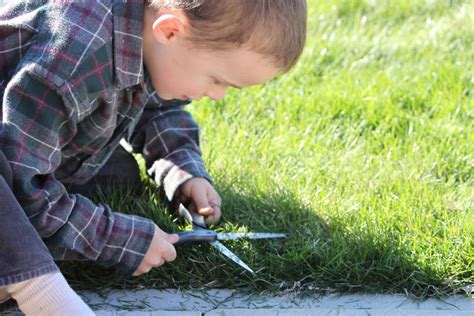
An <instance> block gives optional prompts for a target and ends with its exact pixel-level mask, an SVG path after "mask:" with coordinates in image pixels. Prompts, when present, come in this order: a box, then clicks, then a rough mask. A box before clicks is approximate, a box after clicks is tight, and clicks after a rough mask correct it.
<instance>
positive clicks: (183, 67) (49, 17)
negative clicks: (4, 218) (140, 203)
mask: <svg viewBox="0 0 474 316" xmlns="http://www.w3.org/2000/svg"><path fill="white" fill-rule="evenodd" d="M0 20H1V21H2V22H1V23H0V43H1V44H0V99H1V100H2V112H3V117H2V124H3V126H4V127H3V131H2V132H1V134H0V146H1V147H0V148H1V149H2V150H3V152H4V153H5V156H6V157H7V159H8V161H9V163H10V165H11V166H12V170H13V188H14V193H15V196H16V198H17V199H18V201H19V202H20V204H21V206H22V207H23V209H24V211H25V212H26V214H27V216H28V218H29V220H30V222H31V223H32V224H33V226H34V227H35V228H36V230H37V231H38V232H39V235H40V236H41V237H42V238H43V240H44V242H45V243H46V245H47V246H48V248H49V250H50V251H51V253H52V254H53V257H54V258H55V259H59V260H93V261H96V262H97V263H99V264H101V265H105V266H114V267H115V268H117V269H118V270H120V271H122V272H124V273H127V274H133V275H140V274H142V273H146V272H148V271H149V270H150V269H151V268H153V267H157V266H160V265H162V264H163V263H165V262H167V261H172V260H174V258H175V257H176V252H175V249H174V247H173V243H174V242H176V241H177V239H178V237H177V235H175V234H172V235H169V234H166V233H164V232H163V231H161V230H160V229H159V228H158V226H156V225H155V224H154V223H152V222H151V221H149V220H147V219H144V218H140V217H137V216H130V215H124V214H120V213H116V212H113V211H112V210H111V209H110V208H109V207H108V206H107V205H96V204H94V203H92V202H91V201H90V200H89V199H87V198H86V197H84V196H83V195H81V194H74V193H73V192H81V190H84V189H85V188H84V186H81V184H84V183H91V182H88V181H94V182H93V183H96V184H99V185H100V184H102V183H105V182H107V181H108V180H111V179H113V180H114V181H119V182H131V183H136V179H137V178H136V177H134V176H133V175H130V172H128V171H129V170H136V169H135V167H134V166H132V165H131V163H130V161H129V160H128V161H127V158H125V157H126V154H124V151H123V150H121V149H120V148H119V142H120V140H121V139H123V140H125V141H126V142H128V144H129V145H131V147H132V148H133V151H135V152H137V153H141V154H142V155H143V157H144V159H145V161H146V166H147V169H148V173H149V175H150V176H151V177H153V179H154V180H155V181H156V182H157V184H158V185H159V186H160V187H161V188H162V189H163V190H164V192H165V194H166V196H167V198H168V200H170V201H173V202H174V203H177V202H184V203H188V205H189V207H190V209H191V210H193V211H196V212H199V213H201V214H202V215H205V216H207V222H208V223H211V222H217V221H218V220H219V218H220V216H221V211H220V198H219V196H218V194H217V193H216V191H215V190H214V188H213V187H212V185H211V182H210V177H209V175H208V173H207V172H206V170H205V169H204V164H203V161H202V159H201V155H200V150H199V135H198V127H197V125H196V123H195V122H194V121H193V119H192V117H191V116H190V114H189V113H187V112H185V111H184V110H183V106H184V105H185V104H187V103H189V101H190V100H191V99H200V98H202V97H205V96H208V97H211V98H213V99H220V98H222V97H223V96H224V94H225V91H226V90H227V88H228V87H229V86H232V87H235V88H242V87H246V86H250V85H255V84H261V83H264V82H266V81H268V80H270V79H272V78H273V77H275V76H276V75H277V74H280V73H283V72H285V71H287V70H288V69H290V68H291V67H292V66H293V65H294V64H295V62H296V61H297V59H298V57H299V56H300V54H301V51H302V48H303V45H304V39H305V31H306V3H305V0H175V1H173V0H171V1H164V0H153V1H151V2H150V3H144V1H143V0H141V1H140V0H129V1H113V2H111V1H110V0H103V1H92V0H89V1H86V0H84V1H72V0H71V1H69V0H62V1H59V0H56V1H53V0H51V1H49V2H48V1H46V0H43V1H39V0H36V1H24V2H22V1H12V2H11V4H7V5H3V6H2V7H0ZM117 157H121V158H117ZM108 160H109V161H113V162H114V164H113V165H115V166H113V165H110V164H106V162H107V161H108ZM125 161H127V162H125ZM117 166H118V167H117ZM116 172H120V174H119V175H118V176H117V175H115V176H114V173H116ZM134 172H135V171H134ZM102 176H103V178H101V177H102ZM91 179H92V180H91ZM106 180H107V181H106ZM78 184H79V185H78ZM87 187H89V185H87V186H86V189H87ZM66 188H69V191H67V190H66Z"/></svg>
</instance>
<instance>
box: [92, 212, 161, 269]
mask: <svg viewBox="0 0 474 316" xmlns="http://www.w3.org/2000/svg"><path fill="white" fill-rule="evenodd" d="M113 214H114V224H113V227H112V231H111V234H110V235H109V239H108V240H107V242H106V244H105V247H104V249H103V251H102V253H101V254H100V256H99V257H98V258H97V263H99V264H101V265H104V266H114V267H115V268H116V269H117V270H118V271H120V272H122V273H124V274H126V275H132V274H133V272H135V270H136V269H137V268H138V266H139V265H140V263H141V262H142V260H143V258H144V257H145V254H146V252H147V251H148V248H150V244H151V240H152V239H153V234H154V232H155V224H154V223H153V222H152V221H151V220H148V219H145V218H143V217H139V216H134V215H126V214H121V213H113Z"/></svg>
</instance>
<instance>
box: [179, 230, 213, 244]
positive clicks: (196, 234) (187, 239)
mask: <svg viewBox="0 0 474 316" xmlns="http://www.w3.org/2000/svg"><path fill="white" fill-rule="evenodd" d="M177 234H178V236H179V240H178V242H177V243H175V244H174V245H175V246H180V245H183V244H188V243H191V242H200V241H207V242H211V241H214V240H216V239H217V233H216V232H214V231H212V230H207V229H202V230H191V231H186V232H178V233H177Z"/></svg>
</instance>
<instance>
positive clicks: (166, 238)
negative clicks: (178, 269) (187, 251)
mask: <svg viewBox="0 0 474 316" xmlns="http://www.w3.org/2000/svg"><path fill="white" fill-rule="evenodd" d="M178 240H179V237H178V235H176V234H167V233H165V232H164V231H162V230H161V229H160V228H159V227H158V226H156V225H155V233H154V235H153V239H152V240H151V244H150V248H148V251H147V252H146V254H145V257H144V258H143V260H142V262H141V263H140V265H139V266H138V269H137V270H135V272H134V273H133V276H137V275H140V274H143V273H147V272H149V271H150V270H151V269H152V268H156V267H159V266H161V265H162V264H164V263H165V262H170V261H173V260H174V259H176V249H174V246H173V244H174V243H176V242H177V241H178Z"/></svg>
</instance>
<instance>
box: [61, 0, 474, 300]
mask: <svg viewBox="0 0 474 316" xmlns="http://www.w3.org/2000/svg"><path fill="white" fill-rule="evenodd" d="M309 3H310V16H309V33H308V42H307V46H306V50H305V53H304V56H303V58H302V59H301V61H300V63H299V64H298V65H297V67H296V69H295V70H293V71H292V72H291V73H290V74H288V75H286V76H282V77H281V78H277V79H276V80H274V81H272V82H270V83H268V84H266V85H264V86H262V87H255V88H252V89H248V90H246V91H243V92H240V91H230V93H229V94H228V95H227V96H226V97H225V99H224V100H222V101H220V102H217V103H215V102H212V101H202V102H200V103H195V104H192V105H191V106H190V108H189V109H190V111H191V112H192V113H193V114H194V116H195V118H196V119H197V121H198V122H199V123H200V125H201V127H202V149H203V154H204V158H205V161H206V164H207V167H208V169H209V171H210V173H211V175H212V176H213V177H214V182H215V187H216V189H217V190H218V191H219V192H220V193H221V195H222V197H223V201H224V204H223V212H224V217H223V221H222V225H221V226H219V227H218V228H217V229H218V230H223V231H235V230H239V229H240V230H249V231H267V232H284V233H286V234H288V236H289V238H288V239H287V240H284V241H276V240H272V241H253V242H248V241H239V242H234V243H227V245H228V246H229V247H230V248H231V249H233V251H234V252H235V253H236V254H237V255H238V256H240V258H241V259H243V260H244V261H246V262H247V263H248V264H249V265H250V266H251V267H252V268H253V269H254V270H256V271H257V276H256V277H253V276H251V275H249V274H247V273H244V272H243V271H242V270H241V269H240V268H239V267H238V266H235V265H233V264H232V263H230V262H229V261H227V260H225V259H223V257H222V256H221V255H219V253H217V252H216V251H214V250H213V249H211V248H209V247H208V246H206V245H202V246H196V247H186V248H183V249H179V258H178V259H177V261H176V262H175V263H173V264H169V265H167V266H166V267H164V268H162V269H157V270H155V271H153V272H152V273H150V274H148V275H146V276H144V277H141V278H138V279H134V280H128V281H125V280H123V279H117V277H116V276H115V275H114V274H113V272H112V271H108V270H106V271H103V270H98V269H97V268H90V269H86V270H85V273H86V276H85V277H86V278H89V279H90V280H88V281H84V280H83V278H84V270H83V269H82V266H77V265H76V266H68V267H66V270H67V271H68V275H69V277H70V279H72V281H71V282H72V283H73V284H74V285H76V286H79V287H94V288H97V287H99V288H100V287H107V286H114V287H117V286H128V287H137V286H145V287H170V286H180V287H203V286H204V287H230V288H250V289H259V290H262V289H271V290H278V289H292V288H293V289H306V290H320V289H336V290H339V291H353V290H356V291H374V292H408V293H411V294H414V295H420V296H427V295H437V294H445V293H453V292H456V293H462V292H463V290H462V289H463V288H465V287H466V285H468V284H473V283H474V280H473V279H474V276H473V271H474V263H473V262H474V211H473V210H474V203H473V202H474V177H473V176H474V95H473V93H474V77H473V66H472V65H473V64H474V49H473V43H474V6H473V3H472V2H462V1H385V2H377V3H375V1H309ZM149 188H150V192H146V193H145V194H144V196H143V197H144V198H143V199H136V198H133V199H129V200H127V199H125V201H123V200H121V199H119V198H118V197H117V198H114V199H113V201H112V205H113V206H114V207H115V208H117V209H120V210H124V209H123V206H124V205H127V207H126V209H125V211H128V212H134V213H137V212H138V213H139V214H142V215H145V216H148V217H151V218H153V219H155V220H156V221H157V223H158V224H159V225H161V226H163V227H164V229H166V230H168V231H173V230H177V229H181V228H182V227H179V226H177V225H176V224H174V223H173V222H172V217H171V216H170V215H168V214H167V213H163V212H161V211H162V210H163V209H164V206H163V204H160V203H159V202H157V201H156V200H153V199H152V198H151V196H152V193H153V192H152V190H154V187H153V186H152V185H150V186H149ZM105 200H110V198H108V199H105ZM150 201H152V202H150ZM97 271H100V273H98V272H97ZM79 272H80V274H79ZM76 273H77V275H76ZM97 274H99V275H100V277H99V276H97ZM91 280H93V281H91Z"/></svg>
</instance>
